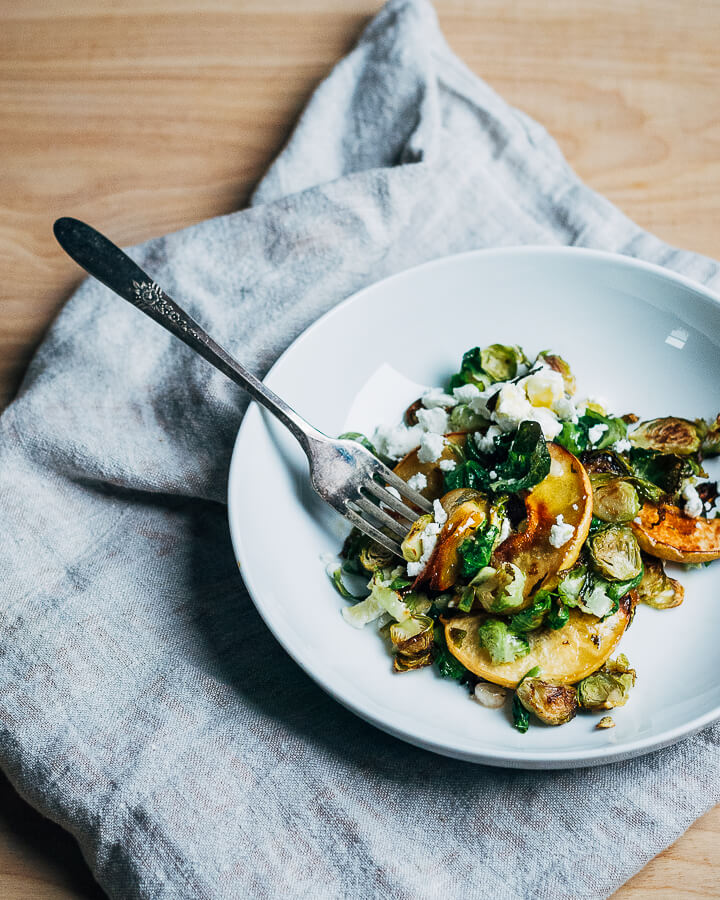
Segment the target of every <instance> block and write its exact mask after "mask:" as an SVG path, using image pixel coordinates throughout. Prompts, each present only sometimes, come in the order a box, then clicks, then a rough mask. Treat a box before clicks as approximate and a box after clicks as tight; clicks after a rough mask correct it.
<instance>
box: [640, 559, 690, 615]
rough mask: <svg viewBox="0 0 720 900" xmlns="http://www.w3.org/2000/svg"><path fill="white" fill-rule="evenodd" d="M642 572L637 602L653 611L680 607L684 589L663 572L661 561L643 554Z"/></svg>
mask: <svg viewBox="0 0 720 900" xmlns="http://www.w3.org/2000/svg"><path fill="white" fill-rule="evenodd" d="M643 564H644V567H645V568H644V572H643V576H642V579H641V580H640V583H639V584H638V586H637V592H638V600H639V601H640V603H646V604H647V605H648V606H652V607H653V608H654V609H672V608H673V607H675V606H680V604H681V603H682V602H683V598H684V596H685V589H684V588H683V586H682V585H681V584H680V582H679V581H676V580H675V579H674V578H670V576H669V575H668V574H667V573H666V572H665V567H664V566H663V564H662V562H661V560H659V559H655V557H653V556H647V555H645V554H643Z"/></svg>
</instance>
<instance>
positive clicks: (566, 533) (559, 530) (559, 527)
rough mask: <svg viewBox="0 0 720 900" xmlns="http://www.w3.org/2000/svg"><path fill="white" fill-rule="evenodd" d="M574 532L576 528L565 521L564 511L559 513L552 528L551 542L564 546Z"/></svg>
mask: <svg viewBox="0 0 720 900" xmlns="http://www.w3.org/2000/svg"><path fill="white" fill-rule="evenodd" d="M574 534H575V529H574V528H573V526H572V525H568V524H567V522H565V521H563V516H562V513H559V514H558V516H557V517H556V519H555V524H554V525H553V526H552V527H551V528H550V543H551V544H552V546H553V547H564V546H565V544H567V542H568V541H569V540H570V539H571V538H572V536H573V535H574Z"/></svg>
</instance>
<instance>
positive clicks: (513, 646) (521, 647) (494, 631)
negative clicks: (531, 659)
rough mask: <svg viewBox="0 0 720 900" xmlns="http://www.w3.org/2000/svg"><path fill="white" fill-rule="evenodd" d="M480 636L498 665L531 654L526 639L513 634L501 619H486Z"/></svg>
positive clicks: (479, 631) (483, 644)
mask: <svg viewBox="0 0 720 900" xmlns="http://www.w3.org/2000/svg"><path fill="white" fill-rule="evenodd" d="M478 636H479V638H480V644H481V646H482V647H484V648H485V649H486V650H487V651H488V653H489V654H490V657H491V659H492V661H493V662H494V663H496V664H497V663H509V662H514V661H515V660H516V659H518V658H519V657H521V656H527V654H528V653H529V652H530V647H529V646H528V642H527V641H526V640H525V638H522V637H519V636H518V635H516V634H513V633H512V631H510V629H509V628H508V627H507V625H506V624H505V622H502V621H501V620H500V619H486V620H485V621H484V622H483V623H482V625H481V626H480V627H479V628H478Z"/></svg>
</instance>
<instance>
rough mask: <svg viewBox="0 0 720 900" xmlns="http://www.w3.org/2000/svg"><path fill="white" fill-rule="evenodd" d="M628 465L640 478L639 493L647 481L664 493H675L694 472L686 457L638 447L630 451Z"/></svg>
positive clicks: (654, 499) (657, 498)
mask: <svg viewBox="0 0 720 900" xmlns="http://www.w3.org/2000/svg"><path fill="white" fill-rule="evenodd" d="M630 465H631V466H632V468H633V472H634V473H635V475H636V476H637V477H638V478H639V479H640V482H641V483H638V488H639V489H640V491H641V493H643V489H644V485H645V484H646V483H647V482H649V483H650V484H653V485H655V487H656V488H660V489H661V490H662V491H663V492H664V493H665V494H675V493H677V492H678V491H679V490H680V486H681V485H682V482H683V481H684V480H685V479H686V478H688V477H690V476H691V475H693V474H694V470H693V467H692V465H691V463H690V461H689V460H687V459H683V458H681V457H679V456H675V455H674V454H672V453H658V452H657V451H655V450H644V449H641V448H639V447H633V448H632V450H631V451H630ZM647 499H649V500H653V502H657V501H658V500H659V499H660V498H659V497H656V498H652V497H647Z"/></svg>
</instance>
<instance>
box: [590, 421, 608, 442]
mask: <svg viewBox="0 0 720 900" xmlns="http://www.w3.org/2000/svg"><path fill="white" fill-rule="evenodd" d="M607 430H608V427H607V425H602V424H600V425H593V426H592V428H588V440H589V441H590V443H591V444H592V445H593V446H594V445H595V444H597V443H599V442H600V441H601V440H602V436H603V435H604V434H605V432H606V431H607Z"/></svg>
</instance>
